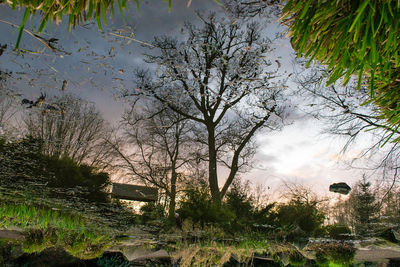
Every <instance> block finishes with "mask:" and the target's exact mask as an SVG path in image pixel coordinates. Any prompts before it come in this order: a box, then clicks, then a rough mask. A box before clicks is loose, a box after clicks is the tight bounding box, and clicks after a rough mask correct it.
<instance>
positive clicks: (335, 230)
mask: <svg viewBox="0 0 400 267" xmlns="http://www.w3.org/2000/svg"><path fill="white" fill-rule="evenodd" d="M326 232H327V234H328V235H329V237H330V238H333V239H338V240H341V239H347V238H348V235H350V234H351V231H350V228H349V227H347V226H346V225H344V224H333V225H328V226H326Z"/></svg>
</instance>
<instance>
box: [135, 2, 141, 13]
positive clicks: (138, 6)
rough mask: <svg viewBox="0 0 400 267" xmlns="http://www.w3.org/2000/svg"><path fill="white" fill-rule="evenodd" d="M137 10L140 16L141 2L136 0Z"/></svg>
mask: <svg viewBox="0 0 400 267" xmlns="http://www.w3.org/2000/svg"><path fill="white" fill-rule="evenodd" d="M136 8H137V10H138V12H139V14H140V5H139V0H136Z"/></svg>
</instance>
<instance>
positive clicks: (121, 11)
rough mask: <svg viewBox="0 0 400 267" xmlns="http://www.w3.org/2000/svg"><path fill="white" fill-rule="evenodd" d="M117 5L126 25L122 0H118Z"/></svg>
mask: <svg viewBox="0 0 400 267" xmlns="http://www.w3.org/2000/svg"><path fill="white" fill-rule="evenodd" d="M138 1H139V0H138ZM117 3H118V8H119V13H120V14H121V17H122V21H123V22H124V24H126V21H125V16H124V12H123V10H122V4H121V0H117Z"/></svg>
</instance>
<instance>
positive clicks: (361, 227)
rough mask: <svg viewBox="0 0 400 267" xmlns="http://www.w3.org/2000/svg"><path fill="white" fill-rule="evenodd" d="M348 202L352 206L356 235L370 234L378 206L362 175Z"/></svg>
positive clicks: (369, 186)
mask: <svg viewBox="0 0 400 267" xmlns="http://www.w3.org/2000/svg"><path fill="white" fill-rule="evenodd" d="M349 201H350V203H351V204H352V209H353V216H354V221H355V231H356V233H357V234H359V235H365V234H368V233H370V230H371V227H372V225H371V224H372V223H374V222H376V221H377V215H378V212H379V206H378V204H377V201H376V196H375V193H374V192H373V191H372V188H371V183H370V182H368V181H367V178H366V175H363V178H362V179H361V180H360V181H359V182H358V183H357V185H356V187H355V189H354V190H353V192H352V194H351V196H350V200H349Z"/></svg>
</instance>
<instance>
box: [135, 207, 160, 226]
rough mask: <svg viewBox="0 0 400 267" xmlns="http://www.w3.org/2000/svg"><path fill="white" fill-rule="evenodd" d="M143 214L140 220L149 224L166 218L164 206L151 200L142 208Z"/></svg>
mask: <svg viewBox="0 0 400 267" xmlns="http://www.w3.org/2000/svg"><path fill="white" fill-rule="evenodd" d="M140 211H141V212H142V215H140V220H141V222H142V223H144V224H148V223H151V222H154V221H159V220H161V219H162V218H164V208H163V207H162V206H160V205H157V204H155V203H154V202H149V203H146V204H145V205H143V206H142V207H141V208H140Z"/></svg>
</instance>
